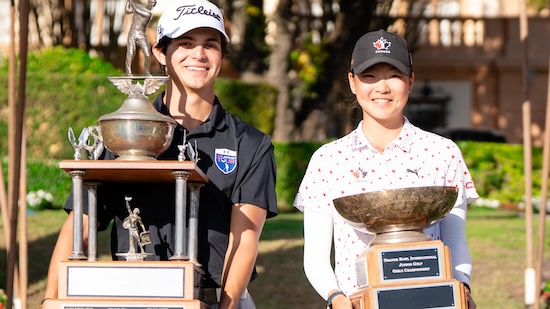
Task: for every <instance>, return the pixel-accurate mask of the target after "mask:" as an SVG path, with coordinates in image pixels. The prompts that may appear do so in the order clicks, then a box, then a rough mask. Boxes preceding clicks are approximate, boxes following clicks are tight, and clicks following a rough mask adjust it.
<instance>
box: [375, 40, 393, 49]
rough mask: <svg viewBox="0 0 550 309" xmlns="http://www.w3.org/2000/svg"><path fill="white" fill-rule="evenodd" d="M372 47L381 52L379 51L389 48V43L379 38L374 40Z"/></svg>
mask: <svg viewBox="0 0 550 309" xmlns="http://www.w3.org/2000/svg"><path fill="white" fill-rule="evenodd" d="M372 45H373V46H374V47H375V48H376V49H377V50H381V49H385V50H387V49H388V48H389V47H390V46H391V42H390V41H388V40H386V39H384V37H381V38H379V39H378V40H376V41H375V42H373V43H372Z"/></svg>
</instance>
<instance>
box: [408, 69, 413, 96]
mask: <svg viewBox="0 0 550 309" xmlns="http://www.w3.org/2000/svg"><path fill="white" fill-rule="evenodd" d="M413 85H414V73H413V72H411V77H409V93H411V92H412V90H413Z"/></svg>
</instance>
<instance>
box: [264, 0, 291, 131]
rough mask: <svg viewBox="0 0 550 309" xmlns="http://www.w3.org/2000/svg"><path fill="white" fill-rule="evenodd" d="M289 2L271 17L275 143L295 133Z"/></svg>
mask: <svg viewBox="0 0 550 309" xmlns="http://www.w3.org/2000/svg"><path fill="white" fill-rule="evenodd" d="M289 2H290V1H281V2H280V3H279V6H278V9H277V11H276V12H275V14H274V15H273V16H272V21H273V22H275V24H276V33H275V34H274V35H273V36H274V37H275V38H276V43H275V44H274V45H273V46H272V47H271V55H270V57H269V72H268V81H269V82H270V83H272V84H273V85H275V86H276V87H277V90H278V92H279V93H278V97H277V107H276V116H275V129H274V131H273V139H274V140H276V141H289V140H291V138H292V134H293V132H294V131H295V125H294V119H295V111H294V110H293V109H292V106H291V95H290V80H289V78H288V66H289V65H288V64H289V62H288V60H289V55H290V52H291V51H292V47H293V45H292V41H293V35H292V34H291V31H290V28H289V24H290V11H289V9H288V7H289V6H290V3H289Z"/></svg>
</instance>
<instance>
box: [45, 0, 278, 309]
mask: <svg viewBox="0 0 550 309" xmlns="http://www.w3.org/2000/svg"><path fill="white" fill-rule="evenodd" d="M228 42H229V38H228V36H227V34H226V33H225V29H224V22H223V17H222V14H221V12H220V10H219V9H218V8H217V7H216V6H215V5H214V4H212V3H210V2H208V1H205V0H192V1H189V0H187V1H174V2H172V3H171V4H170V6H169V7H168V8H167V9H166V11H165V12H164V13H163V14H162V16H161V17H160V20H159V23H158V37H157V43H156V44H155V46H154V48H153V54H154V55H155V57H156V58H157V60H158V61H159V63H160V64H161V66H163V67H164V68H165V71H166V73H167V75H168V76H170V80H169V81H168V82H167V85H166V90H165V91H164V92H163V93H162V94H160V95H159V96H158V97H157V98H156V100H155V101H154V102H153V105H154V106H155V108H156V109H157V110H158V111H159V112H161V113H163V114H165V115H169V116H171V117H173V118H174V119H175V120H176V121H177V123H178V125H177V128H176V129H175V132H174V138H173V141H172V145H171V146H170V148H169V149H168V150H167V151H166V152H165V153H163V154H162V155H160V156H159V157H158V158H157V159H159V160H177V157H178V154H179V149H178V148H177V145H178V144H181V143H182V140H183V136H184V134H185V136H186V138H187V141H189V142H190V143H191V144H192V145H195V143H196V145H197V148H198V151H199V158H200V160H199V161H198V163H197V165H198V166H199V168H200V169H201V170H202V171H203V172H204V173H205V174H206V176H207V177H208V180H209V182H208V183H207V184H206V185H205V186H204V187H203V188H201V191H200V213H199V233H198V251H199V252H198V260H199V263H200V264H201V265H202V268H203V269H204V271H205V273H206V278H205V282H204V287H205V288H206V289H207V290H210V291H213V292H214V293H216V292H217V294H218V295H219V296H218V299H217V301H218V303H217V304H213V306H212V307H213V308H242V309H245V308H255V305H254V302H253V301H252V298H251V297H250V295H249V294H248V292H247V285H248V283H249V282H250V281H251V280H254V279H255V278H256V276H257V273H256V270H255V266H254V264H255V260H256V256H257V253H258V242H259V238H260V233H261V231H262V228H263V225H264V222H265V220H266V218H269V217H273V216H275V215H276V214H277V201H276V196H275V174H276V167H275V160H274V155H273V145H272V143H271V139H270V137H269V136H267V135H265V134H264V133H262V132H260V131H259V130H257V129H256V128H254V127H252V126H251V125H249V124H247V123H244V122H242V121H241V120H239V119H238V118H236V117H234V116H232V115H230V114H229V113H228V112H226V111H225V110H224V109H223V107H222V105H221V104H220V101H219V100H218V98H217V97H216V95H215V93H214V81H215V79H216V77H217V76H218V74H219V72H220V68H221V64H222V60H223V58H224V57H225V56H227V53H228V49H227V45H228ZM114 158H115V157H114V155H113V154H112V153H110V152H108V151H106V153H105V154H104V159H114ZM84 191H86V190H84ZM125 196H131V197H132V204H133V205H135V206H136V207H139V209H140V215H141V217H142V220H143V222H144V224H145V225H146V226H147V229H148V230H149V234H150V241H151V242H152V243H151V244H148V245H146V246H145V251H146V252H147V253H152V254H154V255H153V256H152V257H150V258H147V259H153V260H167V259H169V258H170V256H171V255H172V254H173V253H174V242H173V240H174V239H173V238H174V230H175V226H174V204H175V203H174V196H175V193H174V185H173V184H157V183H145V184H135V183H132V184H120V185H116V186H115V185H109V186H107V185H105V186H99V187H98V194H97V197H98V224H99V227H98V229H99V230H102V229H106V228H107V226H108V225H109V223H110V222H111V221H113V220H114V223H113V231H112V244H111V248H112V254H113V259H117V258H118V257H117V256H116V255H115V253H116V252H126V251H128V246H129V244H128V242H129V241H128V231H127V230H125V229H124V228H123V227H122V223H123V220H124V219H125V218H126V217H127V216H128V211H127V209H126V208H125V204H124V197H125ZM86 200H87V199H86V197H85V198H84V201H86ZM65 209H66V210H67V211H68V212H70V211H71V210H72V198H71V197H69V199H68V200H67V203H66V205H65ZM85 212H86V210H85ZM84 217H86V216H84ZM84 221H85V222H84V226H85V227H86V226H87V218H85V219H84ZM86 230H87V229H85V231H86ZM85 233H86V232H85ZM85 238H86V237H85ZM71 243H72V215H69V218H68V219H67V221H66V223H65V225H64V227H63V228H62V231H61V233H60V236H59V239H58V242H57V244H56V247H55V249H54V253H53V255H52V259H51V262H50V271H49V275H48V283H47V289H46V294H45V297H46V298H56V296H57V271H55V270H56V269H57V266H56V265H57V264H58V262H59V261H61V260H64V259H66V257H67V256H69V255H70V253H71V251H70V250H71Z"/></svg>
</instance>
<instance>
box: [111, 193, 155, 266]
mask: <svg viewBox="0 0 550 309" xmlns="http://www.w3.org/2000/svg"><path fill="white" fill-rule="evenodd" d="M124 199H125V200H126V209H128V217H126V218H125V219H124V222H122V227H123V228H125V229H127V230H128V236H129V240H130V241H129V242H128V243H129V246H130V248H129V249H128V252H126V253H117V254H116V255H117V256H124V257H125V258H126V261H143V259H144V258H145V257H147V256H149V255H153V254H152V253H147V252H145V245H148V244H150V243H151V238H150V237H149V231H147V229H146V228H145V225H144V224H143V221H142V220H141V217H140V216H139V208H137V207H136V208H134V209H133V210H132V208H131V207H130V201H131V200H132V197H131V196H125V197H124ZM136 243H137V246H139V252H137V251H136Z"/></svg>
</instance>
